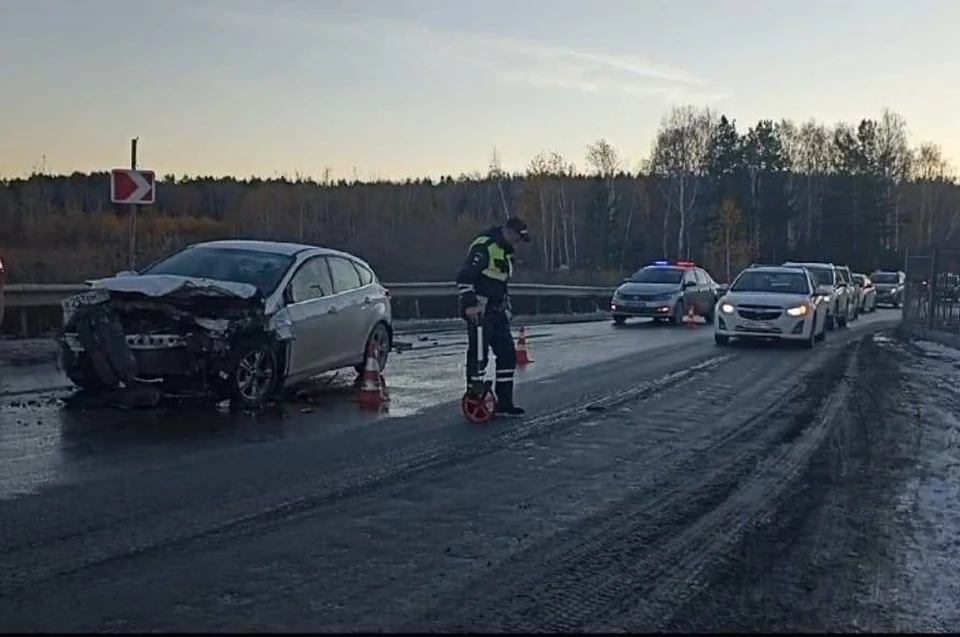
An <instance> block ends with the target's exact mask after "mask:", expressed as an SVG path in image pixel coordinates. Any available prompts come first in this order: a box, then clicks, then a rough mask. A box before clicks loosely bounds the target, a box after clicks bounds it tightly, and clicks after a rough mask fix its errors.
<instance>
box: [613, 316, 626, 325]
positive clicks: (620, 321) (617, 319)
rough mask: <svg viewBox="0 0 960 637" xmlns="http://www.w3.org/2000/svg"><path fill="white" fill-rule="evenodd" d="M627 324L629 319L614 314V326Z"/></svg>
mask: <svg viewBox="0 0 960 637" xmlns="http://www.w3.org/2000/svg"><path fill="white" fill-rule="evenodd" d="M626 322H627V317H626V316H623V315H621V314H614V315H613V324H614V325H623V324H624V323H626Z"/></svg>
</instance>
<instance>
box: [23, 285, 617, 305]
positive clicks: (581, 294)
mask: <svg viewBox="0 0 960 637" xmlns="http://www.w3.org/2000/svg"><path fill="white" fill-rule="evenodd" d="M383 285H384V287H386V288H387V289H389V290H390V294H391V295H392V296H396V297H398V298H404V297H406V298H431V297H434V298H435V297H444V296H454V295H456V293H457V285H456V283H453V282H451V283H443V282H440V283H383ZM89 287H90V286H89V285H87V284H85V283H51V284H34V283H14V284H11V285H8V286H7V287H6V289H5V290H4V300H5V301H6V306H7V307H47V306H55V305H58V304H59V303H60V301H62V300H63V299H65V298H67V297H69V296H72V295H74V294H79V293H80V292H83V291H84V290H87V289H89ZM613 290H614V288H612V287H609V288H607V287H593V286H582V285H546V284H541V283H512V284H510V294H511V295H512V296H554V297H557V296H559V297H571V298H589V297H593V296H605V295H612V294H613Z"/></svg>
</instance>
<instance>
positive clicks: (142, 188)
mask: <svg viewBox="0 0 960 637" xmlns="http://www.w3.org/2000/svg"><path fill="white" fill-rule="evenodd" d="M138 140H139V138H137V137H134V138H133V139H132V140H130V168H129V169H127V168H114V169H113V170H112V171H110V201H112V202H113V203H117V204H127V205H128V206H129V207H130V213H129V214H130V268H131V269H134V268H135V267H136V261H137V215H138V212H139V207H140V206H141V205H145V204H152V203H153V202H154V200H155V199H156V175H155V174H154V172H153V171H152V170H138V169H137V141H138Z"/></svg>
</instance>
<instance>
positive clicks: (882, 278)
mask: <svg viewBox="0 0 960 637" xmlns="http://www.w3.org/2000/svg"><path fill="white" fill-rule="evenodd" d="M898 279H899V277H898V276H897V273H896V272H875V273H873V274H872V275H871V276H870V280H871V281H873V282H874V283H896V282H897V281H898Z"/></svg>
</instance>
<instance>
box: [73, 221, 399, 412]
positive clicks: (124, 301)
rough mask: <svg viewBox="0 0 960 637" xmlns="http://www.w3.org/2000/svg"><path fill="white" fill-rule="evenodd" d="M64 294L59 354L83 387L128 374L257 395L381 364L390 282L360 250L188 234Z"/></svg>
mask: <svg viewBox="0 0 960 637" xmlns="http://www.w3.org/2000/svg"><path fill="white" fill-rule="evenodd" d="M90 284H91V289H90V290H88V291H86V292H83V293H81V294H78V295H76V296H73V297H70V298H68V299H65V300H64V301H63V302H62V306H63V333H62V335H61V337H60V345H61V347H60V350H61V360H60V365H61V368H62V369H63V370H64V372H65V373H66V374H67V376H68V377H69V378H70V380H71V381H72V382H73V383H74V384H75V385H77V386H79V387H81V388H83V389H85V390H88V391H104V390H111V389H117V388H125V387H131V386H133V385H138V384H139V385H143V384H150V385H155V386H159V388H160V390H161V391H162V392H169V393H184V392H188V393H189V392H195V393H203V394H206V395H212V396H214V397H216V398H217V399H226V398H229V399H231V400H232V401H234V403H235V404H239V405H241V406H244V407H255V406H259V405H262V404H263V403H264V402H265V401H266V400H267V399H268V398H269V397H270V396H271V395H274V394H276V393H278V392H279V391H280V390H281V389H282V388H284V387H290V386H293V385H296V384H299V383H301V382H304V381H307V380H309V379H311V378H313V377H315V376H317V375H318V374H322V373H325V372H328V371H332V370H336V369H340V368H344V367H354V368H355V369H356V370H357V371H358V373H359V372H360V371H361V370H362V369H363V363H364V359H365V355H366V351H367V349H368V347H369V345H370V344H371V343H375V344H376V346H377V350H378V352H379V361H378V362H379V364H380V368H381V369H383V368H384V367H385V365H386V362H387V356H388V354H389V351H390V347H391V343H392V339H393V326H392V312H391V307H390V295H389V291H388V290H387V289H386V288H384V287H383V286H382V285H381V284H380V282H379V280H378V279H377V276H376V274H375V273H374V271H373V269H372V268H371V267H370V266H369V265H368V264H367V263H365V262H364V261H362V260H361V259H359V258H357V257H355V256H353V255H350V254H347V253H344V252H340V251H337V250H331V249H327V248H319V247H316V246H309V245H302V244H296V243H280V242H274V241H240V240H236V241H211V242H206V243H199V244H194V245H192V246H189V247H187V248H185V249H183V250H181V251H179V252H176V253H174V254H172V255H170V256H169V257H167V258H165V259H163V260H161V261H158V262H156V263H154V264H153V265H151V266H149V267H147V268H145V269H144V270H142V271H140V272H125V273H120V274H118V275H117V276H115V277H111V278H107V279H100V280H97V281H91V282H90Z"/></svg>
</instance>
